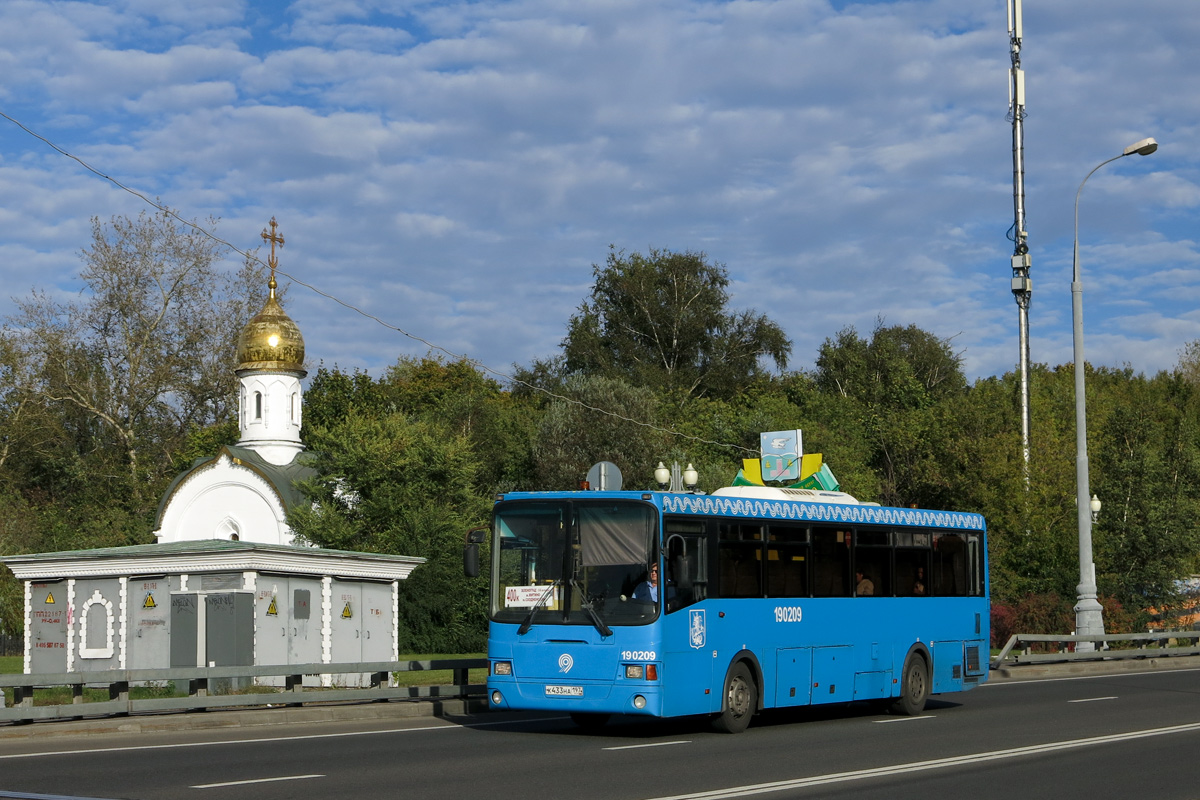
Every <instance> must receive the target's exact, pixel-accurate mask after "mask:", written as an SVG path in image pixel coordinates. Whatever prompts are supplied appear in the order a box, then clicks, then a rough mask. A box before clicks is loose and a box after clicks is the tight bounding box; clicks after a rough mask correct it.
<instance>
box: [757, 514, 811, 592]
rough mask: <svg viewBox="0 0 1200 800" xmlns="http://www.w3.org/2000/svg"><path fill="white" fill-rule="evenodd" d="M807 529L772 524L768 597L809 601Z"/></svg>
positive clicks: (768, 554)
mask: <svg viewBox="0 0 1200 800" xmlns="http://www.w3.org/2000/svg"><path fill="white" fill-rule="evenodd" d="M808 561H809V559H808V529H807V528H803V527H801V526H799V525H780V524H776V523H771V526H770V528H769V529H768V535H767V597H808Z"/></svg>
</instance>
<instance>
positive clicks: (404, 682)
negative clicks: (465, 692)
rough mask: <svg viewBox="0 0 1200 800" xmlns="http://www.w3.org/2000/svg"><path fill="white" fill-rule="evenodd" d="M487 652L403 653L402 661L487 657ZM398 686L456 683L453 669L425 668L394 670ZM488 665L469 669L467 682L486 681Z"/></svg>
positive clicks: (393, 674) (393, 675)
mask: <svg viewBox="0 0 1200 800" xmlns="http://www.w3.org/2000/svg"><path fill="white" fill-rule="evenodd" d="M486 655H487V654H486V653H457V654H454V655H447V654H445V653H435V654H432V655H431V654H417V655H402V656H400V659H399V660H400V661H438V660H441V659H448V658H485V657H486ZM392 677H393V678H394V679H395V681H396V685H397V686H446V685H450V684H453V683H454V670H452V669H423V670H416V671H409V672H393V673H392ZM486 682H487V667H483V668H481V669H473V670H469V672H468V675H467V683H486Z"/></svg>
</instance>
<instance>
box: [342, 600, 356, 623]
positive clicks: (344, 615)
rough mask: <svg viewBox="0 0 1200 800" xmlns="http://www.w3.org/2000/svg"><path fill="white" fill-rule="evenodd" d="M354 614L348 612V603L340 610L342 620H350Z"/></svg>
mask: <svg viewBox="0 0 1200 800" xmlns="http://www.w3.org/2000/svg"><path fill="white" fill-rule="evenodd" d="M353 616H354V613H353V612H352V611H351V610H350V602H349V601H347V602H346V607H345V608H343V609H342V619H350V618H351V617H353Z"/></svg>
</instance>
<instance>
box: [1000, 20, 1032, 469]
mask: <svg viewBox="0 0 1200 800" xmlns="http://www.w3.org/2000/svg"><path fill="white" fill-rule="evenodd" d="M1005 2H1006V3H1007V4H1008V43H1009V50H1010V52H1011V55H1012V68H1011V69H1009V71H1008V119H1009V120H1010V121H1011V122H1012V141H1013V151H1012V152H1013V226H1012V229H1011V231H1012V236H1011V237H1010V238H1011V239H1012V241H1013V256H1012V293H1013V297H1014V298H1016V301H1017V309H1018V329H1019V333H1018V339H1019V346H1020V350H1021V355H1020V367H1019V371H1020V381H1021V454H1022V455H1023V456H1024V459H1025V485H1026V487H1028V486H1029V447H1030V445H1029V438H1030V427H1031V424H1030V419H1031V416H1030V411H1029V301H1030V299H1031V298H1032V296H1033V282H1032V281H1030V279H1029V267H1030V265H1031V264H1032V261H1031V259H1030V257H1029V243H1028V242H1027V241H1026V239H1027V237H1028V235H1029V234H1028V232H1027V231H1026V229H1025V125H1024V123H1025V73H1024V72H1023V71H1022V70H1021V38H1022V32H1021V28H1022V25H1021V0H1005Z"/></svg>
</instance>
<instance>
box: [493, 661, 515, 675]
mask: <svg viewBox="0 0 1200 800" xmlns="http://www.w3.org/2000/svg"><path fill="white" fill-rule="evenodd" d="M492 674H493V675H512V662H511V661H495V662H493V663H492Z"/></svg>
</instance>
